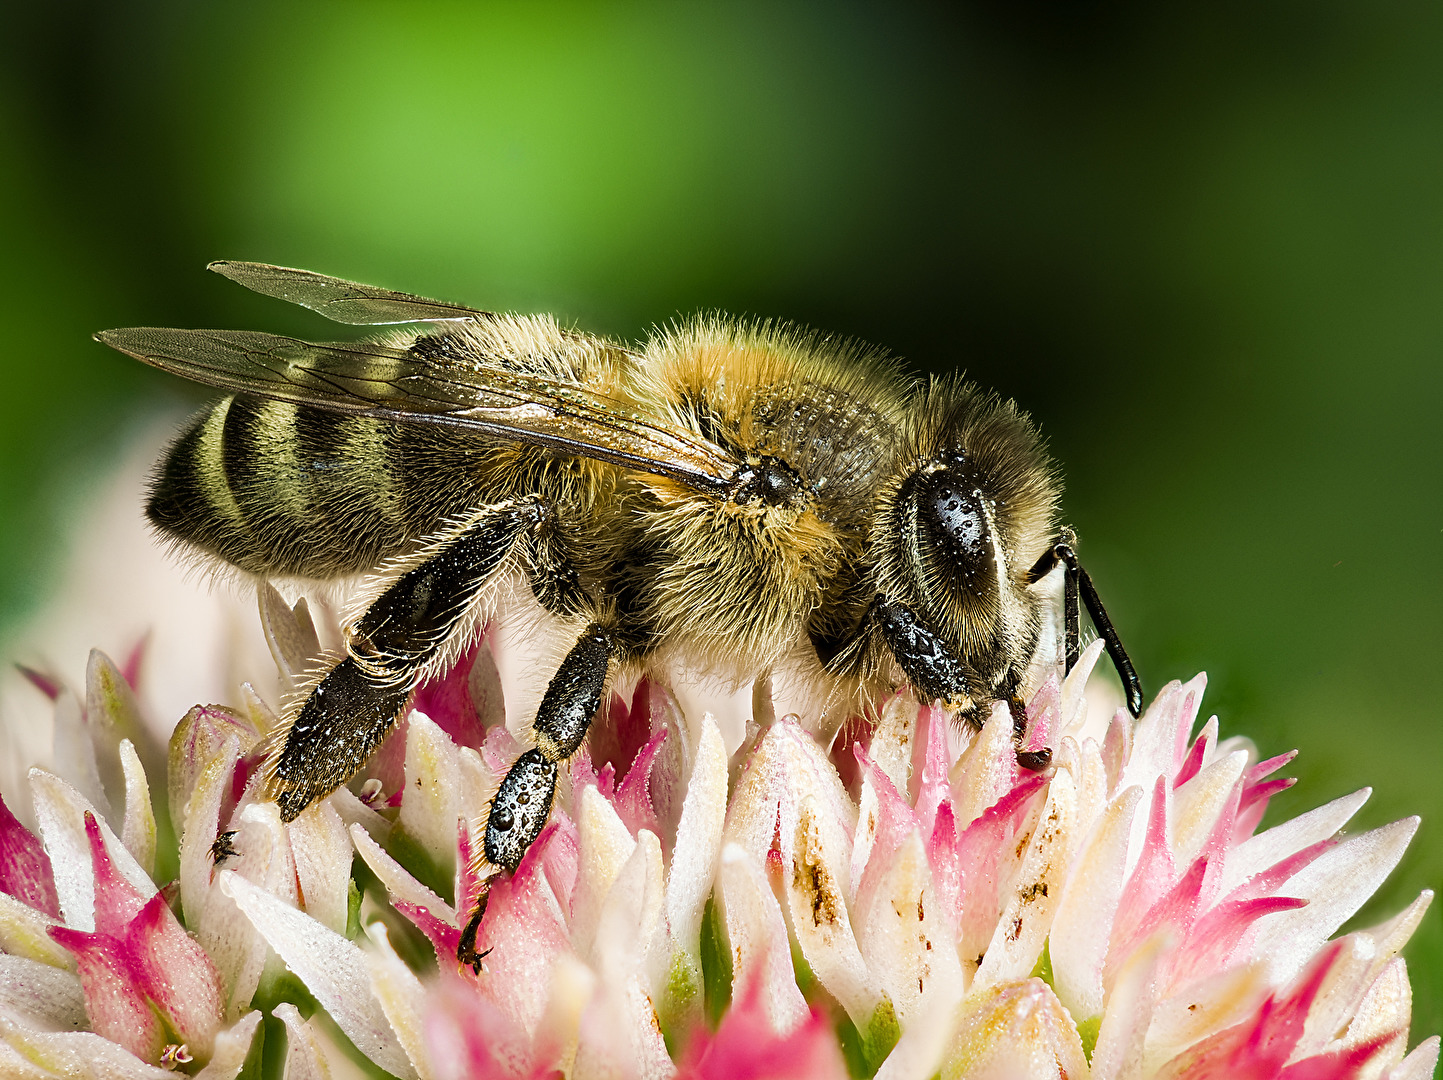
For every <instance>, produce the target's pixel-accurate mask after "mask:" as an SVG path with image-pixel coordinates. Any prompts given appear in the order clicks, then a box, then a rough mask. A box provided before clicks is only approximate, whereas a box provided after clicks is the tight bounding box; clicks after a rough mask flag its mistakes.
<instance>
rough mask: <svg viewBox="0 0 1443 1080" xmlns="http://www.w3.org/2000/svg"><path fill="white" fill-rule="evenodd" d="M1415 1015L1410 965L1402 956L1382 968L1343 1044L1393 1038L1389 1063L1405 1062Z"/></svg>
mask: <svg viewBox="0 0 1443 1080" xmlns="http://www.w3.org/2000/svg"><path fill="white" fill-rule="evenodd" d="M1412 1014H1413V988H1412V987H1411V986H1409V985H1408V965H1407V964H1406V963H1405V962H1404V961H1403V958H1402V957H1401V956H1399V957H1395V958H1394V959H1393V960H1392V961H1390V962H1389V963H1388V964H1387V965H1386V966H1385V967H1384V968H1383V970H1382V971H1381V972H1380V973H1379V975H1378V978H1377V979H1376V980H1375V981H1374V982H1373V985H1372V986H1370V987H1369V988H1368V992H1367V993H1366V994H1365V995H1364V996H1363V1000H1362V1001H1361V1002H1359V1004H1358V1009H1357V1012H1356V1013H1354V1015H1353V1019H1352V1021H1351V1022H1350V1023H1349V1024H1348V1033H1347V1035H1346V1036H1344V1038H1343V1039H1342V1040H1341V1043H1342V1045H1343V1046H1357V1045H1359V1044H1360V1043H1364V1042H1367V1041H1369V1040H1370V1039H1375V1038H1379V1037H1381V1036H1389V1035H1391V1036H1392V1040H1391V1042H1392V1044H1393V1045H1392V1046H1390V1047H1389V1051H1391V1053H1390V1054H1389V1057H1391V1059H1392V1060H1391V1061H1389V1064H1394V1063H1396V1062H1399V1061H1402V1060H1403V1051H1405V1050H1406V1049H1407V1048H1408V1021H1409V1018H1410V1017H1411V1016H1412ZM1385 1053H1386V1052H1385ZM1384 1060H1388V1058H1385V1059H1384Z"/></svg>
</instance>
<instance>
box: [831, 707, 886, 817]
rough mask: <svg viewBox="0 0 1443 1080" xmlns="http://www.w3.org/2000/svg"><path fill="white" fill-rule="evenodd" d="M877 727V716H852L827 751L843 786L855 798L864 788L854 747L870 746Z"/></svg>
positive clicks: (864, 747) (865, 747)
mask: <svg viewBox="0 0 1443 1080" xmlns="http://www.w3.org/2000/svg"><path fill="white" fill-rule="evenodd" d="M876 728H877V721H876V718H875V716H872V717H867V716H860V715H859V716H850V717H848V718H847V720H846V721H845V722H844V723H843V724H842V726H841V727H840V728H839V729H838V730H837V735H836V738H834V739H833V740H832V746H831V749H829V750H828V751H827V758H828V760H830V761H831V763H832V767H833V768H835V769H836V770H837V775H838V776H839V777H841V780H842V786H843V787H845V788H846V789H847V793H848V794H849V795H851V796H852V797H853V798H856V797H857V796H858V794H859V793H860V791H861V789H862V769H861V766H859V765H858V764H857V755H856V754H855V753H853V748H854V747H856V746H861V747H862V749H864V750H865V749H867V748H869V747H870V746H871V745H872V735H873V733H874V732H875V731H876Z"/></svg>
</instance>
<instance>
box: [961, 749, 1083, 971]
mask: <svg viewBox="0 0 1443 1080" xmlns="http://www.w3.org/2000/svg"><path fill="white" fill-rule="evenodd" d="M1076 825H1077V788H1076V786H1075V785H1074V784H1073V782H1072V775H1071V774H1070V773H1065V772H1061V771H1059V772H1057V773H1055V774H1054V775H1053V777H1052V783H1051V784H1049V785H1048V789H1047V802H1046V804H1045V805H1044V806H1043V808H1042V816H1041V818H1039V819H1038V822H1037V827H1036V828H1035V829H1033V831H1032V841H1031V843H1030V844H1029V845H1028V847H1027V854H1025V855H1024V856H1023V857H1022V866H1021V868H1020V869H1019V870H1018V872H1017V884H1016V887H1015V888H1013V890H1012V892H1011V894H1010V895H1009V896H1008V897H1007V900H1006V903H1005V904H1004V905H1003V908H1002V917H1001V918H1000V919H999V920H998V923H997V930H996V931H995V932H994V933H993V935H992V941H991V942H990V943H989V944H988V946H987V952H986V955H985V957H984V958H983V961H982V965H981V966H980V967H979V968H978V969H977V973H976V975H974V976H973V981H972V989H973V990H974V991H975V990H977V989H980V988H982V987H985V986H991V985H993V984H995V983H1000V982H1008V981H1011V980H1014V979H1022V978H1025V977H1026V976H1027V974H1028V972H1030V971H1031V970H1032V968H1033V967H1034V966H1035V965H1036V963H1037V958H1038V957H1039V956H1041V955H1042V946H1043V943H1044V942H1045V941H1046V940H1047V934H1048V931H1049V929H1050V928H1051V926H1052V917H1053V913H1054V912H1055V911H1056V910H1057V904H1058V901H1059V900H1060V899H1061V898H1062V886H1063V883H1064V882H1065V881H1066V880H1067V871H1068V870H1069V868H1070V865H1071V861H1072V851H1073V849H1074V848H1075V847H1076V844H1077V836H1076Z"/></svg>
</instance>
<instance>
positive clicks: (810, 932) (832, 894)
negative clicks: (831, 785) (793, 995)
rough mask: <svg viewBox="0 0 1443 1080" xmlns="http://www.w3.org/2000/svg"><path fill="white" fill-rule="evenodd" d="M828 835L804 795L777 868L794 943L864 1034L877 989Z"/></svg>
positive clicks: (838, 854)
mask: <svg viewBox="0 0 1443 1080" xmlns="http://www.w3.org/2000/svg"><path fill="white" fill-rule="evenodd" d="M828 833H829V830H827V829H826V828H825V826H824V824H823V823H822V821H821V820H820V815H819V814H818V813H817V803H816V800H815V799H814V798H812V797H811V796H808V797H807V798H806V799H804V800H803V801H802V805H801V811H800V813H799V815H798V818H797V824H796V832H795V837H794V840H793V842H792V844H791V845H789V846H790V847H791V848H792V851H793V855H792V858H791V859H790V860H786V861H784V862H783V863H782V866H783V871H782V873H783V877H784V887H785V888H786V893H787V905H788V907H789V908H790V909H791V916H792V919H791V922H792V928H793V930H794V931H795V933H796V935H797V944H798V945H800V946H801V949H802V955H803V956H805V957H806V958H807V963H808V964H810V965H811V968H812V971H813V973H815V974H816V976H817V978H818V979H819V980H820V981H821V983H822V985H823V986H825V987H826V988H827V989H828V990H829V991H831V994H832V996H833V997H835V998H836V999H837V1000H838V1001H839V1002H841V1005H842V1008H844V1009H846V1010H847V1015H848V1016H850V1017H851V1018H852V1023H854V1024H855V1025H856V1026H857V1029H858V1030H859V1031H862V1032H865V1031H867V1030H868V1029H869V1027H870V1025H871V1022H872V1014H873V1012H874V1011H875V1010H876V1008H877V1006H878V1005H879V1004H880V1003H881V1000H882V994H881V988H880V987H879V986H878V985H877V984H876V982H875V981H874V979H873V978H872V975H871V972H869V971H868V970H867V964H866V961H864V960H863V959H862V952H861V949H859V948H858V946H857V939H856V936H855V935H854V934H853V932H852V921H851V916H850V915H849V914H848V912H847V900H846V896H845V895H844V894H843V892H842V889H841V883H840V881H839V880H838V874H837V872H836V867H837V865H838V864H839V863H841V861H842V860H841V856H842V855H843V854H844V853H843V852H840V851H837V850H835V842H834V841H831V840H829V839H828ZM829 848H830V849H831V850H829ZM748 854H749V855H750V854H751V853H750V852H748ZM752 857H753V858H755V856H754V855H753V856H752Z"/></svg>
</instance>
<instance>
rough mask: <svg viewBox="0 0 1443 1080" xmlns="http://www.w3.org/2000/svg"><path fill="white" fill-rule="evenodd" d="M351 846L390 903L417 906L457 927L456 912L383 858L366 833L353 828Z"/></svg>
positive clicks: (397, 866)
mask: <svg viewBox="0 0 1443 1080" xmlns="http://www.w3.org/2000/svg"><path fill="white" fill-rule="evenodd" d="M351 842H352V843H354V844H355V845H356V851H357V853H358V854H359V855H360V856H361V861H362V862H364V863H365V864H366V865H367V866H368V867H370V868H371V872H372V873H373V874H375V875H376V877H378V878H380V880H381V884H382V885H384V886H386V891H387V892H389V893H390V894H391V899H392V900H404V901H406V902H407V903H408V904H416V905H418V906H420V907H423V908H425V909H426V910H428V911H429V912H430V913H431V914H432V915H434V916H436V918H438V919H440V920H441V921H442V922H444V923H445V924H446V925H448V926H456V925H457V922H456V909H455V908H453V907H452V906H451V905H450V904H448V903H446V901H444V900H442V899H441V898H440V897H439V896H437V895H436V894H435V893H433V892H432V891H431V890H430V889H428V888H427V887H426V886H425V885H422V884H421V883H420V882H419V881H417V880H416V879H415V878H413V877H412V876H411V875H410V874H409V873H407V872H406V870H405V868H404V867H402V866H401V864H400V863H398V862H397V861H396V860H395V859H393V858H391V856H390V855H388V854H386V852H385V850H383V849H382V847H381V845H380V844H378V843H376V841H374V840H372V839H371V835H370V834H369V833H368V832H366V830H365V829H363V828H361V827H360V826H359V825H352V826H351Z"/></svg>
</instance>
